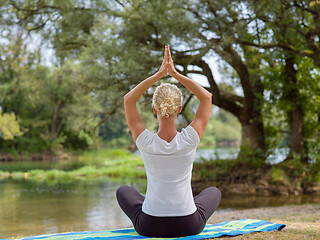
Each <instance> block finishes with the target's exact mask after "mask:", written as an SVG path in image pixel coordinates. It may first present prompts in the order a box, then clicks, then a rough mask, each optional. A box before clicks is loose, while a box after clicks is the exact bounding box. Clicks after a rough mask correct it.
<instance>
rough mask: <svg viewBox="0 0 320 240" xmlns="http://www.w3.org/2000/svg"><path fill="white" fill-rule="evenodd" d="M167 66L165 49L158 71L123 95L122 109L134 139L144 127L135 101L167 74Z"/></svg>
mask: <svg viewBox="0 0 320 240" xmlns="http://www.w3.org/2000/svg"><path fill="white" fill-rule="evenodd" d="M167 68H168V55H167V52H166V51H165V55H164V58H163V61H162V65H161V67H160V69H159V71H158V72H157V73H155V74H154V75H152V76H151V77H148V78H147V79H145V80H143V81H142V82H140V83H139V84H138V85H137V86H136V87H135V88H133V89H132V90H131V91H129V92H128V93H127V94H126V95H125V96H124V109H125V115H126V120H127V123H128V126H129V129H130V131H131V133H132V136H133V138H134V140H136V139H137V137H138V136H139V135H140V133H142V132H143V130H144V129H145V127H144V126H143V124H142V122H141V118H140V114H139V111H138V108H137V106H136V103H137V101H138V99H139V98H140V97H141V96H142V94H144V93H145V92H146V91H147V90H148V89H149V88H150V87H151V86H152V85H153V84H154V83H155V82H157V81H158V80H160V79H161V78H162V77H164V76H166V75H167Z"/></svg>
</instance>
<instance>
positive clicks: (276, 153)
mask: <svg viewBox="0 0 320 240" xmlns="http://www.w3.org/2000/svg"><path fill="white" fill-rule="evenodd" d="M289 150H290V149H289V148H277V149H272V150H270V151H269V153H268V156H267V160H266V161H267V162H268V163H271V164H277V163H280V162H282V161H284V160H285V159H286V157H287V155H288V153H289ZM238 153H239V148H215V149H203V148H200V149H197V151H196V156H195V161H196V162H197V161H200V160H201V159H213V160H216V159H220V160H226V159H235V158H237V156H238ZM134 154H136V155H139V156H140V152H139V150H137V151H135V152H134Z"/></svg>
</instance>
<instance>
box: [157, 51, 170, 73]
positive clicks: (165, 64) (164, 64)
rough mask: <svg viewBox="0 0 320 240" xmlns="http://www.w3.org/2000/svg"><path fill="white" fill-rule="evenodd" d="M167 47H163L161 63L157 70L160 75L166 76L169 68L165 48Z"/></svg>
mask: <svg viewBox="0 0 320 240" xmlns="http://www.w3.org/2000/svg"><path fill="white" fill-rule="evenodd" d="M166 48H167V47H165V50H164V57H163V61H162V64H161V67H160V69H159V71H158V73H159V74H160V75H161V77H164V76H167V74H168V68H169V62H168V61H169V55H168V51H167V49H166Z"/></svg>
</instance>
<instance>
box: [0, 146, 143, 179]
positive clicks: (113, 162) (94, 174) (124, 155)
mask: <svg viewBox="0 0 320 240" xmlns="http://www.w3.org/2000/svg"><path fill="white" fill-rule="evenodd" d="M59 164H60V165H59ZM26 166H28V167H26ZM57 166H60V169H59V168H58V169H55V168H57ZM1 169H2V171H0V179H7V178H12V179H30V180H36V181H44V180H45V181H50V180H62V181H73V180H77V179H94V178H99V177H111V178H146V173H145V170H144V166H143V161H142V159H141V157H139V156H136V155H134V154H132V153H130V152H127V151H126V150H124V149H104V150H99V151H90V152H83V153H80V154H78V156H77V160H68V161H64V162H63V161H62V162H60V163H56V164H51V163H49V166H47V165H45V164H39V163H33V162H26V163H24V164H22V165H20V167H19V164H18V163H17V164H14V165H10V164H7V166H6V165H5V164H2V165H1Z"/></svg>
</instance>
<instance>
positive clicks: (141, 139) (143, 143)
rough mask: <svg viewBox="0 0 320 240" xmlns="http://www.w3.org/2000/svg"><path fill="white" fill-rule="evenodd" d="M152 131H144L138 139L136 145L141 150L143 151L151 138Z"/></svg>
mask: <svg viewBox="0 0 320 240" xmlns="http://www.w3.org/2000/svg"><path fill="white" fill-rule="evenodd" d="M150 133H151V132H150V131H149V130H148V129H144V130H143V131H142V133H140V135H139V136H138V137H137V139H136V145H137V147H138V148H139V149H143V148H144V147H145V146H146V145H147V144H148V142H149V141H148V140H149V138H150Z"/></svg>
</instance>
